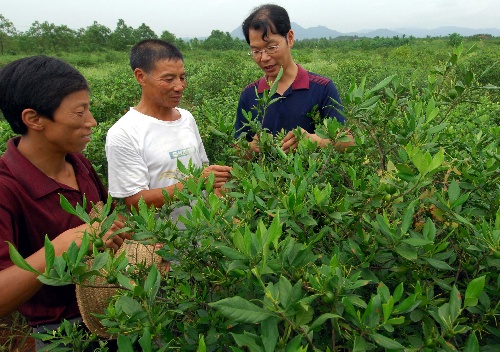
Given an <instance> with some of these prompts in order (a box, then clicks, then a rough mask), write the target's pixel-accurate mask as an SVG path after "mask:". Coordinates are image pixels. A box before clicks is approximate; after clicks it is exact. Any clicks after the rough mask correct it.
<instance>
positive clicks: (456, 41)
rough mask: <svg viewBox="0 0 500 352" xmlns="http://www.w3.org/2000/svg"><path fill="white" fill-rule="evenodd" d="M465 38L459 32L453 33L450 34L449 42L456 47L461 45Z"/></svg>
mask: <svg viewBox="0 0 500 352" xmlns="http://www.w3.org/2000/svg"><path fill="white" fill-rule="evenodd" d="M463 39H464V38H463V37H462V36H461V35H460V34H458V33H452V34H450V35H449V36H448V44H450V46H452V47H454V48H456V47H457V46H459V45H460V43H461V42H462V40H463Z"/></svg>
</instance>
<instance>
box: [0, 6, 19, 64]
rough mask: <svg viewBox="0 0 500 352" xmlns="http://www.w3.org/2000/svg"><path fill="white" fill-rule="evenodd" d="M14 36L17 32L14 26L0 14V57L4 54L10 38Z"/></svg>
mask: <svg viewBox="0 0 500 352" xmlns="http://www.w3.org/2000/svg"><path fill="white" fill-rule="evenodd" d="M16 34H17V30H16V27H14V24H13V23H12V22H11V21H9V20H8V19H6V18H5V17H4V16H2V15H1V14H0V55H3V54H4V51H5V48H6V47H7V44H8V43H9V42H10V39H11V36H15V35H16Z"/></svg>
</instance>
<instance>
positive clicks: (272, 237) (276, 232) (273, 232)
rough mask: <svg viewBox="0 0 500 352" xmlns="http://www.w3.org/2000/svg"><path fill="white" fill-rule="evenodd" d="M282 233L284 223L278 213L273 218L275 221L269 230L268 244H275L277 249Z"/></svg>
mask: <svg viewBox="0 0 500 352" xmlns="http://www.w3.org/2000/svg"><path fill="white" fill-rule="evenodd" d="M281 233H282V225H281V222H280V217H279V213H278V214H276V216H275V217H274V219H273V222H272V223H271V226H270V227H269V229H268V230H267V238H266V243H267V244H271V243H272V244H273V246H274V248H275V249H278V241H279V239H280V237H281Z"/></svg>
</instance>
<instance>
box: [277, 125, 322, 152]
mask: <svg viewBox="0 0 500 352" xmlns="http://www.w3.org/2000/svg"><path fill="white" fill-rule="evenodd" d="M298 129H299V130H300V134H301V135H302V138H308V139H310V140H311V141H313V142H316V143H318V146H319V147H321V148H323V147H325V146H326V145H327V144H328V143H329V140H328V139H323V138H321V137H319V136H318V135H316V134H314V133H309V132H307V131H306V130H305V129H303V128H302V127H298ZM296 133H297V132H294V131H290V132H288V133H287V134H286V136H285V138H283V141H282V142H281V149H282V150H283V151H284V152H285V153H287V154H288V153H289V152H290V151H294V150H295V149H297V146H298V145H299V139H298V138H297V136H296Z"/></svg>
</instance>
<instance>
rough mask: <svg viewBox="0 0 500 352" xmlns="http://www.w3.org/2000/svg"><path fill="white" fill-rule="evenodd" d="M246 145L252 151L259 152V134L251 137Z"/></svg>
mask: <svg viewBox="0 0 500 352" xmlns="http://www.w3.org/2000/svg"><path fill="white" fill-rule="evenodd" d="M248 146H249V147H250V150H251V151H252V152H254V153H260V148H259V136H258V135H255V136H253V138H252V141H251V142H250V143H248Z"/></svg>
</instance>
